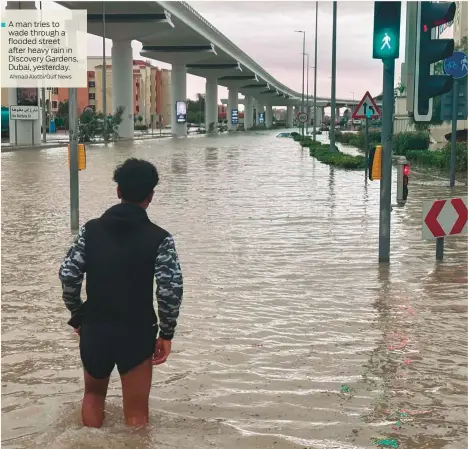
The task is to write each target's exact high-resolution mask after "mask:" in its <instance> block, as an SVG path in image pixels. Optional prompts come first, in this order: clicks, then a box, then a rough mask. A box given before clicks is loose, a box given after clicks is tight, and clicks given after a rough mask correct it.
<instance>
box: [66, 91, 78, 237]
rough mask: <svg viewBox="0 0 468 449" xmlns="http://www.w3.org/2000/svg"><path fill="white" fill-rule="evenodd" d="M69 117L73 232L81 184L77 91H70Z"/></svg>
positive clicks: (75, 226) (76, 224) (75, 224)
mask: <svg viewBox="0 0 468 449" xmlns="http://www.w3.org/2000/svg"><path fill="white" fill-rule="evenodd" d="M68 117H69V134H70V144H69V150H68V151H69V152H70V226H71V230H72V232H75V231H78V228H79V184H78V106H77V91H76V89H75V88H69V89H68Z"/></svg>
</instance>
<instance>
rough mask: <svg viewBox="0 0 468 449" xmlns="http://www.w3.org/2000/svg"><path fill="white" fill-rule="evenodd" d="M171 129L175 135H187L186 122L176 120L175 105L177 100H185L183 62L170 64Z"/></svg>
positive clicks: (185, 88)
mask: <svg viewBox="0 0 468 449" xmlns="http://www.w3.org/2000/svg"><path fill="white" fill-rule="evenodd" d="M171 93H172V103H171V108H172V111H171V129H172V135H173V136H175V137H186V136H187V123H178V122H177V110H176V105H177V102H178V101H187V68H186V67H185V64H172V73H171Z"/></svg>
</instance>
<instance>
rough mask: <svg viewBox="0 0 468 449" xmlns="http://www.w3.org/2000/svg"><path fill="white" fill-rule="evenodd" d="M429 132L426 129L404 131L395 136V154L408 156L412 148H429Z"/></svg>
mask: <svg viewBox="0 0 468 449" xmlns="http://www.w3.org/2000/svg"><path fill="white" fill-rule="evenodd" d="M429 143H430V139H429V133H427V132H425V131H418V132H404V133H399V134H395V135H394V136H393V154H395V155H399V156H406V153H407V152H408V151H411V150H420V149H425V148H429Z"/></svg>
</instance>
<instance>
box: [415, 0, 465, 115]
mask: <svg viewBox="0 0 468 449" xmlns="http://www.w3.org/2000/svg"><path fill="white" fill-rule="evenodd" d="M455 11H456V4H455V2H439V3H432V2H428V1H423V2H418V13H417V21H416V55H415V56H416V61H415V62H416V64H415V89H414V97H415V103H416V102H417V103H416V104H415V105H414V106H415V107H414V109H413V113H414V118H415V121H429V120H430V119H431V118H432V101H430V100H431V98H433V97H436V96H439V95H442V94H444V93H446V92H449V91H451V90H452V86H453V78H452V77H451V76H449V75H434V74H433V73H434V67H433V65H432V64H433V63H435V62H437V61H441V60H443V59H446V58H448V57H449V56H451V55H452V54H453V50H454V40H453V39H436V37H437V34H436V31H437V30H436V28H437V27H439V26H440V25H443V24H445V23H448V22H450V21H452V20H453V18H454V17H455Z"/></svg>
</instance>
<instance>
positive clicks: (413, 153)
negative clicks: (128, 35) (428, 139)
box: [406, 142, 468, 172]
mask: <svg viewBox="0 0 468 449" xmlns="http://www.w3.org/2000/svg"><path fill="white" fill-rule="evenodd" d="M450 153H451V147H450V144H447V145H446V146H445V147H443V148H442V149H440V150H435V151H431V150H427V149H426V150H409V151H407V152H406V158H407V159H408V160H409V161H410V162H411V163H413V164H417V165H422V166H424V167H432V168H438V169H444V170H445V169H446V170H448V169H449V168H450ZM467 164H468V149H467V146H466V143H465V142H458V143H457V146H456V153H455V170H456V171H457V172H466V171H467Z"/></svg>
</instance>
